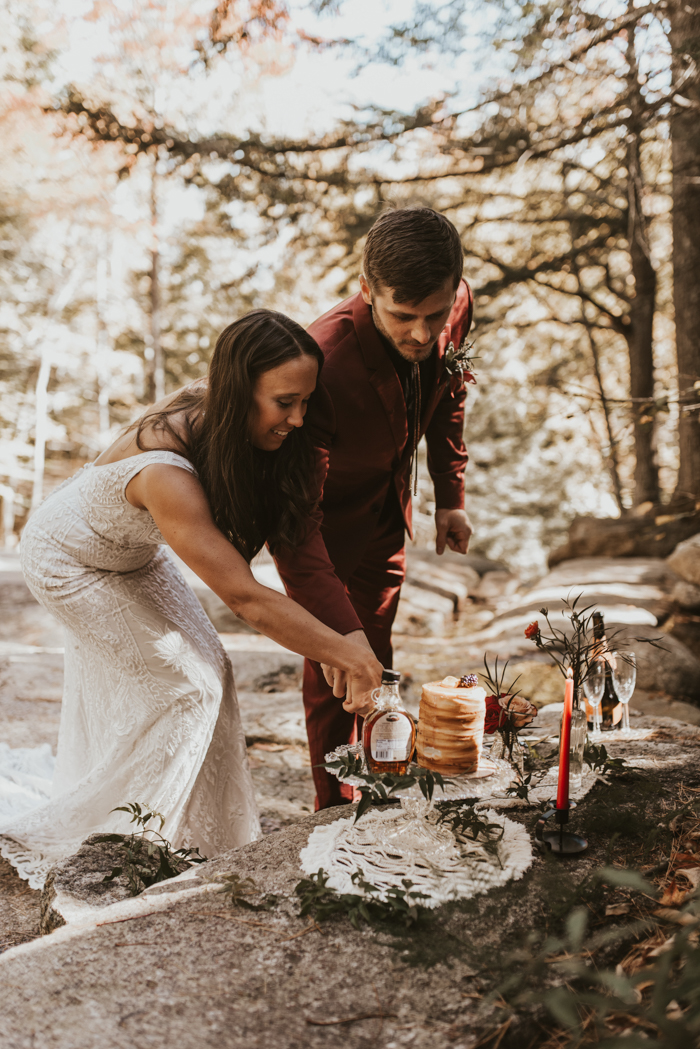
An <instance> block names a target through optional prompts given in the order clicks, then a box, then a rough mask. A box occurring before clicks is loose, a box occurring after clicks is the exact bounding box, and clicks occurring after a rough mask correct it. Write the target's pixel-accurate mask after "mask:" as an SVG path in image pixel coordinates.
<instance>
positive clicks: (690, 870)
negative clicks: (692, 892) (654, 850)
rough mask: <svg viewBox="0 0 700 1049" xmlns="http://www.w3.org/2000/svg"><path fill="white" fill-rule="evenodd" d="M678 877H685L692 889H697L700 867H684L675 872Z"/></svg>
mask: <svg viewBox="0 0 700 1049" xmlns="http://www.w3.org/2000/svg"><path fill="white" fill-rule="evenodd" d="M676 873H677V874H678V877H679V878H680V877H681V876H682V877H684V878H687V879H688V881H689V882H690V884H691V885H692V886H693V888H694V889H697V887H698V885H700V867H684V868H683V870H679V871H677V872H676Z"/></svg>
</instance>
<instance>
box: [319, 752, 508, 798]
mask: <svg viewBox="0 0 700 1049" xmlns="http://www.w3.org/2000/svg"><path fill="white" fill-rule="evenodd" d="M348 754H351V755H352V756H353V757H362V758H364V750H363V747H362V744H361V743H352V744H350V745H348V744H344V745H343V746H341V747H338V748H337V749H336V750H334V751H332V752H331V753H330V754H326V757H325V761H326V763H328V762H330V761H338V759H339V758H343V757H345V756H346V755H348ZM364 767H366V766H364ZM338 771H339V770H338V769H328V772H330V773H331V775H333V776H338ZM421 771H425V770H423V769H421V768H420V767H419V766H418V765H414V764H411V765H410V766H409V772H411V773H416V772H421ZM338 778H340V777H338ZM515 778H516V775H515V772H514V771H513V766H512V765H511V764H510V762H508V761H502V760H501V759H500V758H493V759H492V758H489V757H487V756H486V755H483V754H482V755H481V757H480V759H479V767H478V769H477V770H476V772H471V773H468V774H466V775H462V776H445V780H446V782H445V789H444V791H443V789H442V787H440V786H438V784H436V785H435V792H434V794H433V799H434V800H435V801H465V800H466V799H467V798H489V797H491V795H492V794H496V793H499V792H502V791H505V789H506V787H509V786H510V784H511V783H512V782H513V780H514V779H515ZM447 780H449V781H450V782H449V783H448V782H447ZM343 783H349V784H350V785H351V786H353V787H361V786H364V783H365V781H364V780H363V779H361V778H360V777H359V776H344V777H343ZM392 797H395V798H401V799H403V798H411V799H415V800H417V801H418V800H420V799H422V797H423V795H422V793H421V790H420V787H419V786H418V785H416V786H414V787H408V788H406V789H405V790H397V791H395V792H394V794H393V795H392Z"/></svg>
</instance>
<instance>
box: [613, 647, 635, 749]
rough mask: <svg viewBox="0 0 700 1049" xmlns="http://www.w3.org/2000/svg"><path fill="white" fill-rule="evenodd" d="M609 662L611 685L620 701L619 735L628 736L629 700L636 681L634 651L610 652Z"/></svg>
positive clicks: (629, 733)
mask: <svg viewBox="0 0 700 1049" xmlns="http://www.w3.org/2000/svg"><path fill="white" fill-rule="evenodd" d="M610 663H611V669H612V679H613V687H614V689H615V692H616V693H617V698H618V699H619V700H620V703H622V729H621V730H620V732H621V735H623V736H629V735H631V731H630V711H629V702H630V699H631V697H632V693H633V692H634V686H635V685H636V683H637V660H636V657H635V654H634V652H611V653H610Z"/></svg>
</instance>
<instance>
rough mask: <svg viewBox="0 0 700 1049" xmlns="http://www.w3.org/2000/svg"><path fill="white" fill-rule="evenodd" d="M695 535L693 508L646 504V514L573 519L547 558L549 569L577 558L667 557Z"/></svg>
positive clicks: (698, 522)
mask: <svg viewBox="0 0 700 1049" xmlns="http://www.w3.org/2000/svg"><path fill="white" fill-rule="evenodd" d="M640 509H641V508H640ZM697 532H700V510H697V509H696V508H695V506H694V504H692V505H689V506H688V507H687V508H686V507H683V508H679V509H678V510H673V509H669V507H664V506H656V507H654V506H651V504H648V512H646V513H641V514H640V513H632V514H625V516H624V517H605V518H599V517H575V518H574V520H573V521H572V522H571V525H570V527H569V535H568V539H567V541H566V542H565V543H564V544H563V545H562V546H560V547H557V549H556V550H553V551H552V553H551V554H550V555H549V565H550V567H554V566H555V565H558V564H559V563H560V562H561V561H569V560H571V559H572V558H579V557H667V556H668V555H669V554H670V553H671V551H672V550H673V549H674V547H675V546H676V545H677V544H678V543H680V542H682V541H683V540H685V539H687V538H688V537H689V536H692V535H695V534H696V533H697Z"/></svg>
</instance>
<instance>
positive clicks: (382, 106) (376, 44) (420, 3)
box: [0, 0, 700, 575]
mask: <svg viewBox="0 0 700 1049" xmlns="http://www.w3.org/2000/svg"><path fill="white" fill-rule="evenodd" d="M0 62H1V63H2V71H1V77H2V93H1V94H0V121H1V127H2V145H3V148H2V151H1V152H0V224H1V231H0V252H1V258H2V263H1V267H0V285H1V299H0V498H1V499H2V506H3V517H2V527H3V529H4V537H5V542H6V544H7V545H12V544H13V543H14V542H16V537H17V535H18V533H19V531H20V529H21V526H22V524H23V522H24V520H26V517H27V514H28V513H29V512H30V510H31V508H32V506H35V505H36V504H37V503H38V502H39V501H40V500H41V498H42V497H43V495H45V494H46V492H47V491H48V490H50V489H51V488H52V487H53V486H54V485H55V484H56V483H58V482H59V481H61V480H62V479H63V478H65V477H67V476H69V475H70V474H71V473H73V472H74V470H75V469H76V468H77V467H78V466H80V465H82V463H83V462H85V461H88V460H90V459H92V458H94V457H95V456H96V455H97V454H98V453H99V451H100V450H101V449H103V448H104V447H105V446H106V445H107V444H108V443H110V442H111V441H112V440H113V439H114V437H115V435H116V434H117V433H118V431H119V429H120V428H121V427H123V426H124V425H125V424H127V423H128V422H130V421H131V420H132V419H133V418H134V417H135V416H136V415H138V414H139V413H140V412H141V411H142V409H143V406H144V405H145V404H147V403H149V401H151V400H152V399H153V398H155V397H158V396H161V395H162V393H163V392H164V391H166V392H167V391H169V390H171V389H173V388H175V387H177V386H179V385H181V384H183V383H186V382H188V381H190V380H192V379H194V378H196V377H198V376H199V375H201V374H202V373H203V372H204V371H205V369H206V366H207V361H208V358H209V355H210V353H211V350H212V348H213V345H214V342H215V339H216V336H217V334H218V332H219V331H220V330H221V328H223V327H224V326H225V325H226V324H227V323H229V322H230V321H231V320H232V319H234V318H235V317H237V316H239V315H240V314H242V313H244V312H245V311H247V310H249V309H251V308H254V307H257V306H273V307H274V308H276V309H280V310H282V311H284V312H287V313H289V314H290V315H291V316H293V317H295V318H296V319H298V320H300V321H301V322H302V323H305V324H308V323H310V322H311V321H312V320H313V319H314V318H315V317H316V316H318V315H319V314H320V313H322V312H324V311H325V310H326V309H328V308H329V307H330V306H332V305H333V304H334V303H335V302H337V301H338V300H339V299H341V298H344V297H346V296H347V295H348V294H352V293H354V291H355V290H356V288H357V283H356V278H357V276H358V273H359V266H360V258H361V251H362V244H363V237H364V235H365V233H366V232H367V230H368V229H369V227H370V225H371V224H372V222H373V221H374V219H375V218H376V216H377V215H378V214H379V212H380V211H381V209H382V207H384V206H385V205H386V202H394V203H396V204H400V205H405V204H409V203H418V202H420V203H427V204H430V205H431V206H433V207H435V208H437V209H439V210H440V211H442V212H444V213H445V214H447V215H448V216H449V217H450V218H451V219H452V221H453V222H454V223H455V224H456V226H457V227H458V229H459V230H460V232H461V234H462V237H463V243H464V249H465V262H466V275H467V277H468V280H469V281H470V283H471V285H472V287H473V289H474V292H475V297H476V325H475V329H474V331H473V338H474V353H475V354H476V355H477V358H478V360H477V369H476V370H477V377H478V385H477V387H470V392H469V402H468V409H467V420H466V438H467V444H468V447H469V449H470V455H471V460H470V466H469V470H468V475H467V492H468V498H467V508H468V510H469V512H470V514H471V515H472V517H473V520H474V522H475V525H476V529H477V535H476V541H475V549H476V551H477V552H481V553H483V554H486V555H488V556H491V557H494V558H497V559H502V560H504V561H505V562H507V563H508V564H509V565H510V566H512V567H514V568H517V569H519V570H520V571H521V572H522V573H523V574H525V575H533V574H536V573H538V572H540V571H541V570H542V568H543V567H544V564H545V561H546V556H547V552H548V551H549V550H551V548H552V547H555V546H557V545H558V544H559V543H561V542H563V541H564V539H565V538H566V530H567V527H568V525H569V523H570V522H571V521H572V519H573V518H574V517H575V516H576V515H583V516H586V515H588V516H591V515H593V516H598V517H612V518H622V519H623V520H624V521H628V522H634V523H636V525H635V526H637V525H638V524H639V522H642V523H643V525H644V527H645V528H646V529H647V532H646V534H647V538H648V539H649V542H650V543H651V544H652V547H653V543H654V542H656V543H657V544H658V545H657V546H656V547H653V549H658V552H659V554H666V553H668V552H669V550H670V549H672V548H673V546H674V545H675V542H677V541H678V535H674V538H673V542H671V544H670V547H669V550H667V549H665V540H664V536H665V534H666V533H665V531H664V529H665V528H668V526H669V524H670V525H673V524H674V522H676V523H677V522H681V524H682V522H684V521H685V522H689V521H690V520H693V521H697V515H698V511H700V439H699V436H700V410H699V409H700V403H699V402H700V330H699V328H698V317H699V316H700V75H699V71H698V70H699V67H700V3H699V2H698V0H690V2H689V3H684V2H683V0H661V2H658V3H644V2H643V0H638V2H637V3H633V2H632V0H629V2H625V0H620V2H616V0H605V2H598V0H588V2H585V3H577V2H569V0H551V2H550V0H543V2H539V0H534V2H533V0H492V2H490V3H489V2H486V0H483V2H476V0H446V2H443V3H434V2H432V0H410V2H409V0H403V2H398V0H396V2H395V0H386V2H385V3H382V0H375V2H374V3H369V2H365V0H305V2H303V3H302V2H296V0H221V2H220V3H218V4H215V3H214V0H52V2H51V3H48V2H45V0H0ZM431 498H432V490H431V486H430V483H429V480H428V477H427V472H426V471H425V470H424V471H423V475H422V477H421V492H420V500H419V510H420V513H419V515H418V536H417V541H418V542H419V543H427V542H428V541H429V539H430V537H431V536H432V522H431V516H430V515H431V512H432V509H433V507H432V505H431ZM698 530H699V528H698V525H697V523H696V524H695V525H694V526H693V527H691V528H690V530H689V531H688V534H690V532H692V531H698ZM680 538H683V535H680ZM650 552H653V550H652V551H650Z"/></svg>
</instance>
